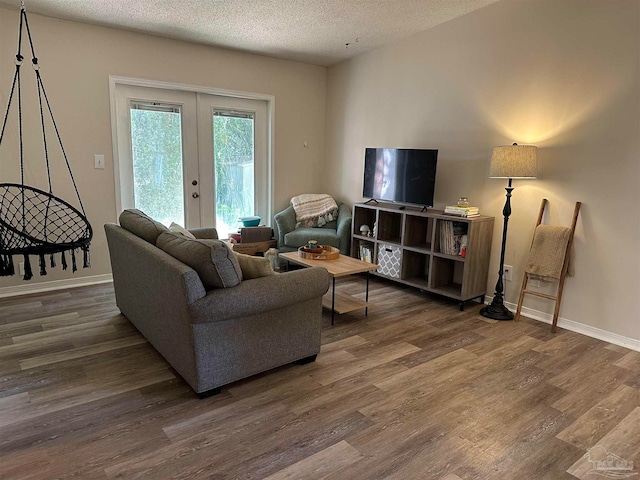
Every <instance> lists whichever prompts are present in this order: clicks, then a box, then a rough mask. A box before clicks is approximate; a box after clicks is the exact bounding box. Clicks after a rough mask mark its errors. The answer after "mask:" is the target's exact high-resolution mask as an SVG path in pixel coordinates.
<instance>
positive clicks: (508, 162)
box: [480, 143, 538, 320]
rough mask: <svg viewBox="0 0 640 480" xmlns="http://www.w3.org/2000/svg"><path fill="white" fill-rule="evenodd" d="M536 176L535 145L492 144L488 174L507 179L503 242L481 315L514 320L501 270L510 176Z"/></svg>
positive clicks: (509, 211)
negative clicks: (491, 289)
mask: <svg viewBox="0 0 640 480" xmlns="http://www.w3.org/2000/svg"><path fill="white" fill-rule="evenodd" d="M537 176H538V149H537V147H535V146H533V145H518V144H517V143H514V144H513V145H507V146H499V147H493V153H492V154H491V167H490V169H489V178H507V179H509V183H508V186H507V187H505V190H506V191H507V194H506V197H507V198H506V201H505V204H504V208H503V209H502V215H503V216H504V223H503V227H502V246H501V249H500V269H499V271H498V281H497V282H496V289H495V293H494V294H493V300H492V301H491V304H490V305H487V306H486V307H484V308H482V309H481V310H480V315H482V316H483V317H487V318H491V319H493V320H513V313H512V312H511V311H510V310H509V309H508V308H507V307H505V306H504V296H503V291H504V286H503V284H502V275H503V273H504V251H505V247H506V245H507V226H508V224H509V216H510V215H511V192H512V191H513V187H512V186H511V180H512V179H514V178H532V179H533V178H536V177H537Z"/></svg>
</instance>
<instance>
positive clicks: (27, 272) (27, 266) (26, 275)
mask: <svg viewBox="0 0 640 480" xmlns="http://www.w3.org/2000/svg"><path fill="white" fill-rule="evenodd" d="M32 277H33V272H32V271H31V262H30V261H29V255H25V256H24V277H23V279H24V280H31V278H32Z"/></svg>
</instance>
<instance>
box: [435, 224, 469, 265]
mask: <svg viewBox="0 0 640 480" xmlns="http://www.w3.org/2000/svg"><path fill="white" fill-rule="evenodd" d="M466 249H467V225H466V224H465V223H461V222H441V223H440V253H444V254H445V255H462V256H463V257H464V256H465V255H466Z"/></svg>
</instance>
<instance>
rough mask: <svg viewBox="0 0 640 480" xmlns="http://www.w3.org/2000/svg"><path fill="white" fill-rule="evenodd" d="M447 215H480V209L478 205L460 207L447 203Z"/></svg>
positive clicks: (445, 209)
mask: <svg viewBox="0 0 640 480" xmlns="http://www.w3.org/2000/svg"><path fill="white" fill-rule="evenodd" d="M444 213H445V215H453V216H455V217H479V216H480V209H479V208H478V207H470V206H466V207H460V206H458V205H455V206H454V205H447V206H446V207H444Z"/></svg>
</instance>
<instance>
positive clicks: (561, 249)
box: [525, 225, 571, 282]
mask: <svg viewBox="0 0 640 480" xmlns="http://www.w3.org/2000/svg"><path fill="white" fill-rule="evenodd" d="M570 236H571V229H570V228H567V227H556V226H552V225H538V226H537V227H536V230H535V232H534V234H533V244H532V245H531V251H529V258H528V259H527V265H526V267H525V271H526V273H527V274H528V275H529V277H530V278H534V279H538V280H543V281H545V282H555V281H558V280H559V279H560V276H561V274H562V266H563V264H564V256H565V253H566V251H567V244H568V243H569V237H570Z"/></svg>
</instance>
